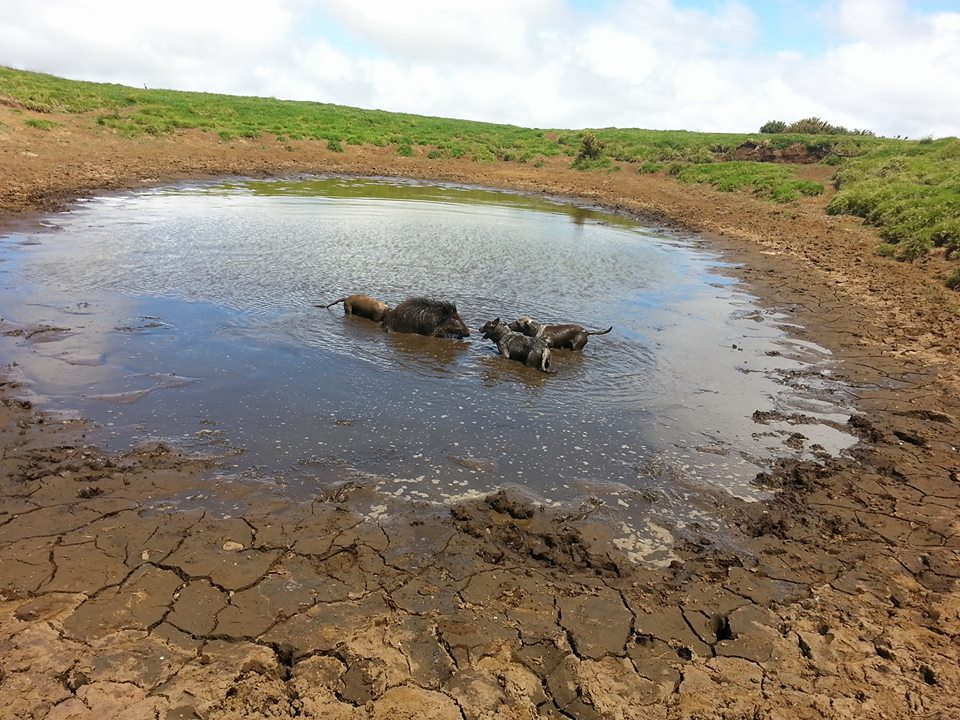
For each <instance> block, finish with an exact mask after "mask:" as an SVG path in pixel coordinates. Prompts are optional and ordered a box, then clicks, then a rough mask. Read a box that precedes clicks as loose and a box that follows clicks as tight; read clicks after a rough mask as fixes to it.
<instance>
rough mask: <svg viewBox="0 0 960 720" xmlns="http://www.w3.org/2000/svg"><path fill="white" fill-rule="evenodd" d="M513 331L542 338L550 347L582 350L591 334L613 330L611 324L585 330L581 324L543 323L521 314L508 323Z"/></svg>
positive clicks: (603, 333) (600, 333)
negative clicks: (598, 328) (604, 328)
mask: <svg viewBox="0 0 960 720" xmlns="http://www.w3.org/2000/svg"><path fill="white" fill-rule="evenodd" d="M509 327H510V329H511V330H513V331H514V332H518V333H521V334H523V335H528V336H530V337H536V338H543V339H544V340H546V341H547V345H548V346H549V347H552V348H561V349H564V350H583V346H584V345H586V344H587V340H588V339H589V338H590V336H591V335H606V334H607V333H608V332H610V331H611V330H613V325H611V326H610V327H608V328H607V329H606V330H587V329H586V328H585V327H583V326H582V325H574V324H573V323H565V324H563V325H545V324H543V323H539V322H537V321H536V320H534V319H533V318H532V317H529V316H527V315H523V316H522V317H518V318H517V319H516V320H514V321H513V322H512V323H510V325H509Z"/></svg>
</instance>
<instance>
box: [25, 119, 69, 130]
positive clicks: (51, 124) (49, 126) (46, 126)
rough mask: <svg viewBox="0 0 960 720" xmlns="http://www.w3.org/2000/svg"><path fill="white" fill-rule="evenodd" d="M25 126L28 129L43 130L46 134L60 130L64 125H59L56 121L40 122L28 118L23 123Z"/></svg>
mask: <svg viewBox="0 0 960 720" xmlns="http://www.w3.org/2000/svg"><path fill="white" fill-rule="evenodd" d="M23 124H24V125H26V126H27V127H32V128H36V129H37V130H43V131H45V132H46V131H47V130H53V129H54V128H58V127H60V126H61V125H62V123H58V122H56V121H54V120H38V119H36V118H27V119H26V120H24V121H23Z"/></svg>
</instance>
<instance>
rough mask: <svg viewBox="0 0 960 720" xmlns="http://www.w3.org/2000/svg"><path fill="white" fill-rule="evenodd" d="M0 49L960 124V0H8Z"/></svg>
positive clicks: (473, 97) (382, 83)
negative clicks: (161, 0)
mask: <svg viewBox="0 0 960 720" xmlns="http://www.w3.org/2000/svg"><path fill="white" fill-rule="evenodd" d="M0 65H8V66H12V67H16V68H21V69H28V70H37V71H41V72H49V73H53V74H55V75H60V76H63V77H69V78H74V79H80V80H95V81H102V82H116V83H122V84H126V85H133V86H137V87H142V86H144V85H146V86H147V87H151V88H172V89H177V90H200V91H208V92H221V93H230V94H242V95H261V96H268V97H277V98H283V99H291V100H316V101H321V102H331V103H338V104H344V105H352V106H357V107H363V108H379V109H382V110H392V111H402V112H410V113H417V114H422V115H437V116H443V117H456V118H468V119H472V120H486V121H491V122H504V123H512V124H516V125H523V126H527V127H539V128H586V127H595V128H599V127H640V128H652V129H686V130H701V131H718V132H720V131H723V132H753V131H756V130H757V129H759V127H760V125H762V124H763V123H764V122H766V121H768V120H785V121H787V122H790V121H793V120H797V119H800V118H803V117H810V116H817V117H821V118H823V119H825V120H827V121H829V122H831V123H833V124H836V125H844V126H846V127H850V128H867V129H870V130H873V131H875V132H877V133H878V134H883V135H888V136H895V135H902V136H907V137H914V138H919V137H923V136H927V135H932V136H934V137H942V136H946V135H957V136H960V0H596V1H590V0H483V1H482V2H468V1H465V0H402V1H401V0H369V1H364V0H258V1H257V2H246V1H245V0H164V2H162V3H156V2H150V3H146V2H138V1H137V0H43V2H38V1H37V0H0Z"/></svg>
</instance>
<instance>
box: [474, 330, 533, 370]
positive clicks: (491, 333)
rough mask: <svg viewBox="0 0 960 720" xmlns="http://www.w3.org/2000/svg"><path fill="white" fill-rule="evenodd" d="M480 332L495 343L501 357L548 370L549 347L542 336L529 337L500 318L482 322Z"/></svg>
mask: <svg viewBox="0 0 960 720" xmlns="http://www.w3.org/2000/svg"><path fill="white" fill-rule="evenodd" d="M480 332H481V333H482V334H483V338H484V339H485V340H493V342H495V343H496V344H497V350H499V351H500V354H501V355H503V357H505V358H510V359H511V360H519V361H520V362H522V363H523V364H524V365H526V366H527V367H532V368H536V369H537V370H542V371H543V372H550V348H549V347H548V346H547V341H546V340H544V339H543V338H538V337H529V336H527V335H524V334H523V333H518V332H516V331H514V330H511V329H510V326H509V325H507V324H506V323H505V322H503V321H502V320H500V318H496V319H494V320H490V321H489V322H486V323H484V324H483V327H481V328H480Z"/></svg>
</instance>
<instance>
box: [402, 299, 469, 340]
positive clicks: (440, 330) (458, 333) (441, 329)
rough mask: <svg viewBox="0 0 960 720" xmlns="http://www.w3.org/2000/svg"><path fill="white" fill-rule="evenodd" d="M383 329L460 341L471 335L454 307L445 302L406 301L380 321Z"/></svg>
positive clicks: (427, 300)
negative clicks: (458, 339)
mask: <svg viewBox="0 0 960 720" xmlns="http://www.w3.org/2000/svg"><path fill="white" fill-rule="evenodd" d="M383 329H384V330H387V331H388V332H389V331H392V332H403V333H416V334H417V335H429V336H432V337H448V338H463V337H468V336H469V335H470V331H469V330H468V329H467V326H466V325H465V324H464V322H463V320H462V319H461V318H460V315H459V313H457V306H456V305H454V304H453V303H452V302H447V301H445V300H435V299H433V298H426V297H413V298H407V299H406V300H404V301H403V302H401V303H399V304H398V305H397V306H396V307H395V308H394V309H393V310H392V311H391V312H390V314H389V315H387V317H386V318H384V320H383Z"/></svg>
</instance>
